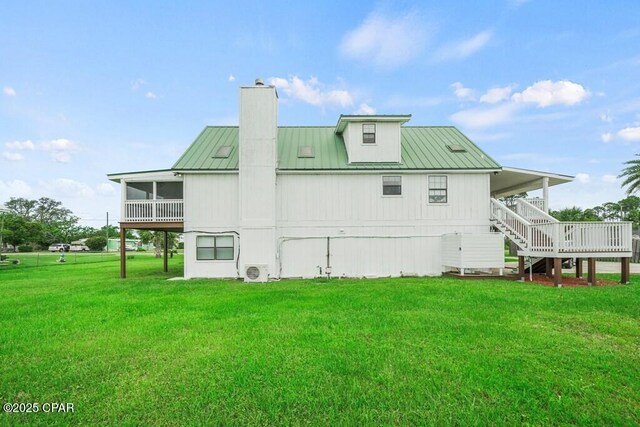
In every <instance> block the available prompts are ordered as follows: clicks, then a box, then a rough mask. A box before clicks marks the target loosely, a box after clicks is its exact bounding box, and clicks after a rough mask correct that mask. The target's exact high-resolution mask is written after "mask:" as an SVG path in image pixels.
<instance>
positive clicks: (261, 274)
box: [244, 264, 269, 282]
mask: <svg viewBox="0 0 640 427" xmlns="http://www.w3.org/2000/svg"><path fill="white" fill-rule="evenodd" d="M244 281H245V282H268V281H269V270H268V268H267V264H245V266H244Z"/></svg>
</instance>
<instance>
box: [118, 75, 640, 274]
mask: <svg viewBox="0 0 640 427" xmlns="http://www.w3.org/2000/svg"><path fill="white" fill-rule="evenodd" d="M410 119H411V116H410V115H372V116H355V115H342V116H340V117H339V118H338V122H337V124H336V126H303V127H298V126H296V127H284V126H278V95H277V92H276V89H275V88H274V87H273V86H265V85H263V84H261V82H259V81H257V83H256V85H254V86H246V87H241V88H240V120H239V126H215V127H206V128H205V129H204V130H203V131H202V133H201V134H200V135H199V136H198V137H197V138H196V140H195V141H194V142H193V143H192V144H191V146H190V147H189V148H188V149H187V150H186V151H185V152H184V154H183V155H182V156H181V157H180V158H179V159H178V161H177V162H176V163H175V164H174V165H173V167H171V168H170V169H166V170H159V171H144V172H131V173H118V174H111V175H109V179H111V180H113V181H116V182H119V183H121V184H122V185H121V188H122V215H121V224H120V225H121V230H122V231H123V233H124V230H126V229H129V228H138V229H155V230H165V231H180V232H183V233H184V236H185V237H184V248H185V249H184V277H185V278H196V277H207V278H214V277H230V278H242V279H245V280H248V281H263V280H268V279H276V278H288V277H315V276H319V275H323V276H324V275H330V276H332V277H379V276H401V275H440V274H442V273H443V272H444V271H447V270H451V269H461V271H462V272H464V269H465V268H489V267H498V268H499V267H502V266H503V252H502V242H503V238H502V234H500V233H504V234H506V235H508V236H509V237H510V238H512V239H513V240H514V241H516V243H517V244H518V245H519V247H520V252H519V255H521V266H522V264H523V263H524V257H532V256H535V257H537V258H545V257H547V258H550V259H551V258H553V259H558V260H560V259H562V258H566V257H586V258H591V257H594V256H598V255H599V254H601V253H606V254H607V256H623V257H627V256H630V255H631V254H630V252H631V226H630V224H627V223H602V224H597V226H598V227H599V228H598V227H595V228H594V225H595V224H593V223H591V224H581V223H571V224H568V225H567V224H564V223H558V222H557V221H556V220H555V219H553V218H552V217H549V216H548V215H547V214H546V213H545V212H547V207H548V192H547V189H548V187H549V186H552V185H557V184H561V183H564V182H569V181H571V180H572V177H569V176H565V175H559V174H553V173H544V172H537V171H529V170H522V169H515V168H506V167H502V166H501V165H499V164H498V163H497V162H496V161H495V160H494V159H492V158H491V157H489V156H488V155H487V154H486V153H484V152H483V151H482V150H481V149H480V148H479V147H478V146H477V145H475V144H474V143H473V142H471V141H470V140H469V139H468V138H467V137H466V136H464V135H463V134H462V133H461V132H460V131H458V130H457V129H456V128H454V127H450V126H435V127H434V126H415V127H414V126H409V125H407V122H409V121H410ZM540 188H541V189H543V190H544V191H543V194H544V198H543V199H542V201H541V203H540V204H539V205H538V206H537V207H536V206H534V205H533V204H532V203H530V202H528V201H523V200H521V201H519V202H518V209H517V212H516V211H513V210H511V209H509V208H507V207H506V206H504V205H503V204H501V203H500V202H498V201H497V200H496V198H497V197H503V196H508V195H513V194H518V193H521V192H523V191H531V190H534V189H540ZM492 231H493V233H492ZM496 232H499V233H496ZM122 258H123V261H122V263H123V264H122V268H121V275H122V277H124V276H125V274H126V266H125V264H124V263H125V262H126V257H124V256H123V257H122ZM547 265H548V263H547ZM165 268H166V263H165ZM522 271H524V270H523V269H522ZM590 271H591V270H590Z"/></svg>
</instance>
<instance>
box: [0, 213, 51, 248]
mask: <svg viewBox="0 0 640 427" xmlns="http://www.w3.org/2000/svg"><path fill="white" fill-rule="evenodd" d="M41 233H42V229H41V226H40V224H39V223H37V222H35V221H30V220H28V219H26V218H24V217H22V216H20V215H17V214H15V213H10V214H5V215H4V229H3V232H2V240H3V242H5V243H8V244H10V245H13V247H17V246H18V245H21V244H23V243H28V242H32V241H33V238H34V236H39V235H40V234H41Z"/></svg>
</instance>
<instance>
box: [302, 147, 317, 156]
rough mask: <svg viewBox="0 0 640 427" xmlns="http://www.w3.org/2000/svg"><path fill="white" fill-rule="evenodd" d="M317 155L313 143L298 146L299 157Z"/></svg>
mask: <svg viewBox="0 0 640 427" xmlns="http://www.w3.org/2000/svg"><path fill="white" fill-rule="evenodd" d="M315 156H316V153H315V152H314V150H313V146H311V145H303V146H302V147H299V148H298V158H313V157H315Z"/></svg>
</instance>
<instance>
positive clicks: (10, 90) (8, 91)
mask: <svg viewBox="0 0 640 427" xmlns="http://www.w3.org/2000/svg"><path fill="white" fill-rule="evenodd" d="M2 93H4V94H5V95H7V96H16V90H15V89H14V88H12V87H11V86H5V87H3V88H2Z"/></svg>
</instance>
